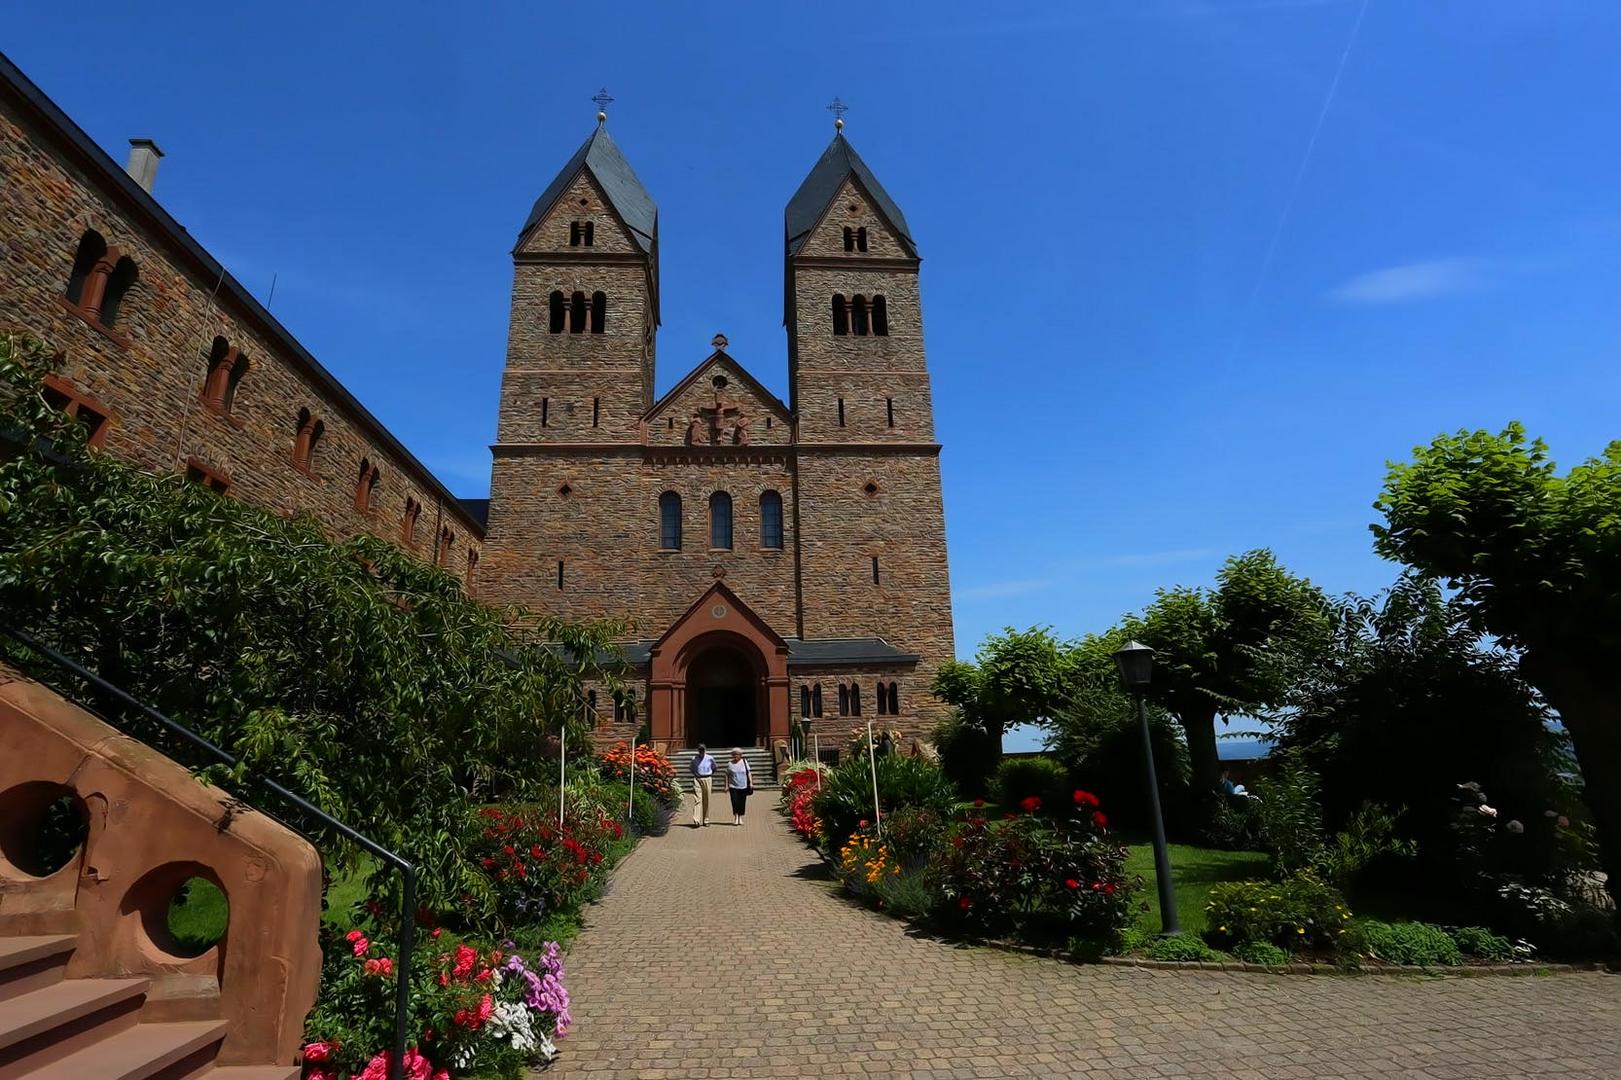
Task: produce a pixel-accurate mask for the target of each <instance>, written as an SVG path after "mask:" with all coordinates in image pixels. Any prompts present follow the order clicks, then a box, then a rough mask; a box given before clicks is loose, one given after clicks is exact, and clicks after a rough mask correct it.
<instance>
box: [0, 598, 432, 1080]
mask: <svg viewBox="0 0 1621 1080" xmlns="http://www.w3.org/2000/svg"><path fill="white" fill-rule="evenodd" d="M0 633H4V634H6V635H7V636H9V637H11V638H12V639H13V640H15V641H17V642H20V643H21V644H22V645H24V646H26V647H27V648H29V649H32V650H33V651H34V652H36V653H38V654H39V655H40V656H43V657H44V658H45V659H47V660H49V661H50V662H51V663H52V664H54V665H56V666H57V667H59V668H61V669H62V670H63V671H66V672H68V673H69V674H70V675H73V676H74V677H75V678H79V679H83V680H85V681H86V682H88V683H89V684H90V685H92V686H94V687H95V688H96V689H97V690H99V691H101V692H102V693H104V694H106V695H108V696H109V697H112V698H113V699H115V700H117V701H118V702H120V703H121V704H123V705H126V706H128V707H129V708H132V709H134V710H136V711H137V712H139V713H140V714H141V715H142V716H145V717H146V718H147V719H148V720H152V721H154V722H155V723H157V724H158V725H159V726H161V727H162V728H163V729H164V730H166V731H168V732H169V733H170V734H171V735H177V736H179V737H180V738H181V739H184V740H185V741H186V742H188V743H190V744H191V745H192V746H194V747H196V748H197V749H198V750H201V751H202V752H203V753H205V754H207V755H208V756H209V757H212V758H213V759H214V760H215V761H217V762H218V763H219V764H221V765H226V766H229V767H230V768H232V769H235V768H237V767H238V762H237V759H236V758H235V757H233V756H232V755H230V754H228V753H226V752H225V751H224V750H222V749H220V748H219V747H218V746H215V745H214V743H213V742H212V741H210V740H209V739H207V738H204V737H203V736H202V735H199V734H197V732H195V731H193V730H191V729H190V728H188V727H186V726H185V725H184V724H181V723H179V722H177V721H175V720H173V719H171V718H169V717H168V716H165V715H164V714H163V713H161V712H159V711H158V710H156V709H154V708H153V707H152V706H150V705H148V704H146V703H145V702H143V701H141V700H139V699H137V698H135V697H133V696H131V695H130V694H129V693H127V692H126V691H124V690H122V689H121V688H119V687H117V686H114V685H113V684H112V683H110V682H108V681H107V680H106V679H104V678H102V677H101V676H100V675H97V674H96V673H95V672H94V671H91V670H90V669H89V668H87V667H85V666H84V665H83V664H80V663H78V662H77V661H75V660H73V659H71V658H70V657H67V656H64V655H62V654H61V653H59V652H57V651H56V650H55V649H53V648H51V647H50V646H49V645H47V644H45V643H44V642H42V641H40V640H39V639H38V638H36V637H34V636H33V635H32V634H30V633H28V632H27V631H24V630H19V629H17V628H16V627H14V626H10V625H8V624H6V623H0ZM103 719H105V720H107V721H108V722H109V723H111V724H113V725H114V726H115V727H117V726H119V725H118V724H117V722H116V721H114V720H113V719H112V718H111V717H106V716H103ZM126 734H128V732H126ZM253 782H254V783H255V784H258V785H260V786H262V787H264V788H265V789H266V790H268V791H270V792H271V793H272V794H274V795H277V796H279V797H280V798H281V799H283V800H285V801H286V802H287V803H288V804H289V805H291V806H292V807H294V808H295V809H297V810H299V811H300V812H302V813H304V814H307V815H308V816H309V817H311V818H314V819H315V820H317V821H319V822H320V823H321V824H322V825H325V826H326V827H327V828H329V829H332V830H333V831H335V832H337V833H338V834H340V835H341V836H343V837H344V838H345V839H347V840H348V841H350V842H351V843H353V844H355V845H356V846H358V847H360V848H362V849H364V850H365V851H368V852H370V853H371V854H372V855H374V856H376V857H377V858H379V859H381V860H383V862H385V863H387V864H389V865H390V866H392V867H394V868H395V869H396V870H398V871H399V872H400V878H401V881H402V885H403V892H404V896H403V897H402V903H401V908H402V910H401V912H400V942H399V951H400V962H399V964H398V967H397V971H398V978H399V982H398V984H397V988H396V993H395V999H394V1054H393V1058H392V1060H391V1061H390V1062H389V1064H388V1075H389V1080H400V1077H401V1070H402V1069H403V1068H404V1065H405V1036H406V1022H407V1019H408V1015H407V1014H408V1012H409V1008H410V1000H411V953H412V949H413V946H414V945H415V944H416V891H417V878H416V867H415V866H413V865H412V864H411V863H410V862H408V861H406V860H405V859H402V858H401V857H400V856H398V855H396V854H394V853H393V852H392V851H390V850H388V849H387V848H385V847H384V846H383V845H381V844H379V843H377V842H376V841H375V840H372V839H371V838H370V837H367V836H364V835H362V834H361V833H359V832H356V831H355V830H354V829H352V828H350V827H349V826H348V825H345V824H344V823H343V822H341V821H339V820H338V819H337V818H335V817H333V816H332V815H331V814H328V813H327V812H326V811H324V810H322V809H321V808H320V807H318V806H316V805H315V804H314V803H312V802H310V801H309V800H308V799H306V798H304V797H303V796H302V795H299V794H298V793H297V792H293V791H289V790H288V789H287V788H285V787H282V786H281V785H280V784H278V783H277V782H276V781H274V780H272V779H270V778H269V777H265V776H255V777H254V778H253ZM255 809H258V808H257V807H256V808H255ZM260 812H261V813H263V811H262V810H261V811H260Z"/></svg>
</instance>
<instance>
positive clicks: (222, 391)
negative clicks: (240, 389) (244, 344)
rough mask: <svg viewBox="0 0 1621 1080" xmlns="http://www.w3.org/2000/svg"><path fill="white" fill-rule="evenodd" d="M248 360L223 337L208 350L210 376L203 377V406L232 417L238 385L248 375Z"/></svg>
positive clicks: (217, 339)
mask: <svg viewBox="0 0 1621 1080" xmlns="http://www.w3.org/2000/svg"><path fill="white" fill-rule="evenodd" d="M247 371H248V358H247V357H246V356H245V355H243V354H242V353H241V352H240V351H239V350H238V349H237V348H236V347H235V346H233V345H232V344H231V343H230V342H229V341H226V340H225V339H224V338H222V337H216V338H215V339H214V345H213V347H212V348H211V349H209V350H208V374H207V375H205V376H204V377H203V404H204V405H206V406H207V407H208V408H209V409H211V410H213V411H214V412H217V413H219V414H220V415H221V416H229V415H231V408H232V406H234V405H235V404H236V388H237V384H238V383H240V382H241V381H242V376H243V375H245V374H247Z"/></svg>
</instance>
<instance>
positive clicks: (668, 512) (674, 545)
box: [659, 491, 681, 551]
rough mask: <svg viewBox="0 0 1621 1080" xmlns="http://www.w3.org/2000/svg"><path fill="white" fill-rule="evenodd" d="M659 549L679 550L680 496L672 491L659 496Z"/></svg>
mask: <svg viewBox="0 0 1621 1080" xmlns="http://www.w3.org/2000/svg"><path fill="white" fill-rule="evenodd" d="M659 547H660V549H662V550H664V551H680V550H681V496H679V495H677V494H676V493H675V492H673V491H666V492H665V493H664V494H663V495H660V496H659Z"/></svg>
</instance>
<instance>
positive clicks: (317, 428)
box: [293, 409, 326, 472]
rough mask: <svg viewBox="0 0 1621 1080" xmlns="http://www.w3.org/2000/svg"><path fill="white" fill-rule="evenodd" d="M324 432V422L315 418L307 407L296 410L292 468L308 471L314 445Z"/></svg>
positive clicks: (313, 454)
mask: <svg viewBox="0 0 1621 1080" xmlns="http://www.w3.org/2000/svg"><path fill="white" fill-rule="evenodd" d="M324 434H326V424H324V423H323V422H321V421H320V420H318V419H316V418H315V417H314V416H313V415H312V414H311V413H310V411H309V410H308V409H300V410H298V426H297V428H295V429H294V431H293V468H295V469H299V470H301V471H303V472H309V471H310V469H311V468H312V467H313V462H314V459H315V447H316V445H317V444H318V443H320V441H321V436H322V435H324Z"/></svg>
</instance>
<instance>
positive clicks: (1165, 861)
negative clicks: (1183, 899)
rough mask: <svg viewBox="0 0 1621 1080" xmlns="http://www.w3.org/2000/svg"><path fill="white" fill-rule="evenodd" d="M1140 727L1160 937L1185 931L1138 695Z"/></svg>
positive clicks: (1145, 707)
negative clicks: (1151, 823) (1178, 911)
mask: <svg viewBox="0 0 1621 1080" xmlns="http://www.w3.org/2000/svg"><path fill="white" fill-rule="evenodd" d="M1136 698H1137V726H1138V727H1140V728H1141V729H1142V732H1143V761H1144V763H1145V764H1146V765H1147V767H1148V805H1149V808H1150V809H1151V810H1152V811H1153V815H1154V880H1155V883H1156V884H1157V885H1158V886H1159V921H1160V934H1161V936H1162V937H1169V936H1170V935H1172V934H1180V933H1181V932H1182V924H1181V923H1179V922H1178V921H1177V918H1176V890H1175V889H1174V888H1173V887H1172V883H1171V851H1170V848H1168V847H1167V846H1166V844H1165V817H1164V815H1163V814H1162V813H1160V808H1159V778H1158V777H1157V776H1156V775H1155V773H1154V741H1153V739H1152V738H1150V737H1149V734H1148V703H1147V702H1146V701H1145V700H1143V695H1141V694H1137V695H1136Z"/></svg>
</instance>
